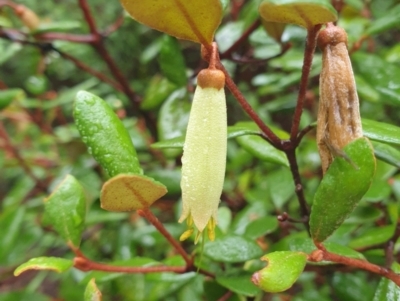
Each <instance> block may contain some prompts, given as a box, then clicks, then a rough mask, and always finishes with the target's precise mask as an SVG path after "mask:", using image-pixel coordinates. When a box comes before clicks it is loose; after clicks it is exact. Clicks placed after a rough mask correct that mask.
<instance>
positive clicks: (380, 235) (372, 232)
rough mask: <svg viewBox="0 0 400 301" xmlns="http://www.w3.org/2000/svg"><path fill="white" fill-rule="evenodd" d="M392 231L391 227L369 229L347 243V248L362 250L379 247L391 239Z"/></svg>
mask: <svg viewBox="0 0 400 301" xmlns="http://www.w3.org/2000/svg"><path fill="white" fill-rule="evenodd" d="M394 230H395V229H394V227H393V226H392V225H389V226H383V227H378V228H373V229H369V230H368V231H367V232H365V233H364V234H362V235H360V236H358V237H356V238H355V239H353V240H352V241H351V242H350V243H349V247H351V248H354V249H363V248H367V247H371V246H377V245H380V244H382V243H385V242H387V241H388V240H389V239H390V238H391V237H392V235H393V233H394Z"/></svg>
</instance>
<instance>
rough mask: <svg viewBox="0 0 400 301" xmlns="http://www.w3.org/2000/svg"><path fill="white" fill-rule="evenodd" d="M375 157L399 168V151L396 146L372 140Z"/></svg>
mask: <svg viewBox="0 0 400 301" xmlns="http://www.w3.org/2000/svg"><path fill="white" fill-rule="evenodd" d="M372 146H373V147H374V153H375V157H376V158H377V159H379V160H382V161H383V162H386V163H389V164H391V165H393V166H396V167H397V168H400V151H399V150H397V149H396V148H394V147H392V146H390V145H387V144H384V143H379V142H376V141H372Z"/></svg>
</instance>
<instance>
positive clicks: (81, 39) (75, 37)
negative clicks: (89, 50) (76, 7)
mask: <svg viewBox="0 0 400 301" xmlns="http://www.w3.org/2000/svg"><path fill="white" fill-rule="evenodd" d="M35 37H36V38H37V39H38V40H40V41H41V42H53V41H57V40H63V41H68V42H75V43H85V44H87V43H94V42H95V41H96V37H95V36H94V35H92V34H71V33H61V32H46V33H40V34H36V35H35Z"/></svg>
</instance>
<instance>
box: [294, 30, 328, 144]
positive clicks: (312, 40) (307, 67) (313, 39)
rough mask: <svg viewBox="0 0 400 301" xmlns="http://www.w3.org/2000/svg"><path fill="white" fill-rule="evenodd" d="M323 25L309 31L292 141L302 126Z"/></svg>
mask: <svg viewBox="0 0 400 301" xmlns="http://www.w3.org/2000/svg"><path fill="white" fill-rule="evenodd" d="M320 28H321V25H316V26H314V27H312V28H311V29H309V30H308V34H307V40H306V47H305V50H304V60H303V68H302V72H301V80H300V88H299V94H298V96H297V105H296V110H295V112H294V116H293V123H292V130H291V132H290V140H291V141H295V140H296V137H297V134H298V131H299V125H300V119H301V114H302V113H303V106H304V99H305V97H306V92H307V84H308V77H309V75H310V71H311V65H312V60H313V56H314V51H315V46H316V44H317V35H318V32H319V30H320Z"/></svg>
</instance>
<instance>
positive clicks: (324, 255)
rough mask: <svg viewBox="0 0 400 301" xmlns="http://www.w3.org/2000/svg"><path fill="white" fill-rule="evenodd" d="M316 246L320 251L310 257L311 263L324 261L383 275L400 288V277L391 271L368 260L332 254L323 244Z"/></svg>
mask: <svg viewBox="0 0 400 301" xmlns="http://www.w3.org/2000/svg"><path fill="white" fill-rule="evenodd" d="M315 245H316V247H317V248H318V250H316V251H314V252H312V253H311V254H310V255H309V258H308V260H309V261H314V262H320V261H322V260H326V261H331V262H335V263H340V264H344V265H346V266H352V267H356V268H359V269H362V270H365V271H368V272H371V273H374V274H378V275H381V276H382V277H385V278H387V279H390V280H392V281H393V282H394V283H395V284H396V285H397V286H400V275H399V274H396V273H395V272H393V271H392V270H391V269H387V268H384V267H381V266H378V265H376V264H373V263H370V262H368V261H366V260H361V259H356V258H349V257H345V256H342V255H338V254H334V253H330V252H328V251H327V250H326V249H325V247H324V246H323V245H322V244H321V243H316V244H315Z"/></svg>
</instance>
